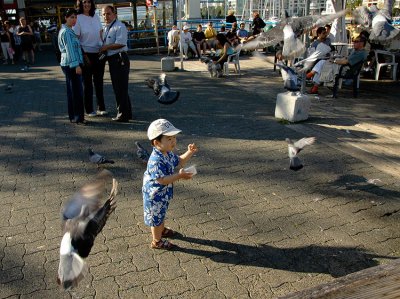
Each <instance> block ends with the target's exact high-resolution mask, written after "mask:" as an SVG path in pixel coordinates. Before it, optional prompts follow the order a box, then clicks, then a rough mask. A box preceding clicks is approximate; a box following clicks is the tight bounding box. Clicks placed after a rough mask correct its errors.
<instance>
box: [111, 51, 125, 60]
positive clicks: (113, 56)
mask: <svg viewBox="0 0 400 299" xmlns="http://www.w3.org/2000/svg"><path fill="white" fill-rule="evenodd" d="M120 55H128V54H127V53H126V52H119V53H116V54H113V55H110V56H107V59H113V58H117V57H119V56H120Z"/></svg>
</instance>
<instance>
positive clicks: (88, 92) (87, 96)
mask: <svg viewBox="0 0 400 299" xmlns="http://www.w3.org/2000/svg"><path fill="white" fill-rule="evenodd" d="M85 55H86V57H87V63H85V65H84V66H83V68H82V76H83V101H84V103H85V111H86V113H92V112H94V111H95V110H94V109H93V85H94V89H95V91H96V99H97V110H99V111H105V110H106V106H105V104H104V93H103V77H104V67H105V61H100V60H99V55H98V53H85Z"/></svg>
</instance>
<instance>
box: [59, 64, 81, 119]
mask: <svg viewBox="0 0 400 299" xmlns="http://www.w3.org/2000/svg"><path fill="white" fill-rule="evenodd" d="M61 69H62V71H63V73H64V75H65V80H66V83H67V100H68V116H69V120H70V121H71V122H83V121H84V120H85V116H84V111H83V87H82V75H77V74H76V70H75V68H70V67H69V66H61Z"/></svg>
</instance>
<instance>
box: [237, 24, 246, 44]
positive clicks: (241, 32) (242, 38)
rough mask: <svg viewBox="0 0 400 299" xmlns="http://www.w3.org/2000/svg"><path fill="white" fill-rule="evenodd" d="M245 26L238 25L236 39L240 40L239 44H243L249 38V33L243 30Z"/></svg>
mask: <svg viewBox="0 0 400 299" xmlns="http://www.w3.org/2000/svg"><path fill="white" fill-rule="evenodd" d="M244 26H245V24H244V23H240V28H239V30H238V31H237V32H236V35H237V37H238V38H239V40H240V43H242V44H243V43H245V42H246V41H247V39H248V37H249V32H248V31H247V30H246V29H244Z"/></svg>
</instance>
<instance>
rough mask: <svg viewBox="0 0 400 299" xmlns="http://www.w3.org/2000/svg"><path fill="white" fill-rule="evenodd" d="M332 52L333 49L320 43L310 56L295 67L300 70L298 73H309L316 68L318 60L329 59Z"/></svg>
mask: <svg viewBox="0 0 400 299" xmlns="http://www.w3.org/2000/svg"><path fill="white" fill-rule="evenodd" d="M330 52H331V47H329V46H328V45H326V44H324V43H319V44H318V46H317V48H316V49H315V51H314V52H313V53H312V54H311V55H310V56H308V57H307V58H305V59H303V60H300V61H298V62H296V63H295V64H294V66H295V67H298V68H299V70H298V73H301V72H304V71H305V72H307V71H308V70H310V69H311V68H312V67H313V66H314V64H315V62H316V61H317V60H318V59H328V58H329V53H330Z"/></svg>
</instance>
